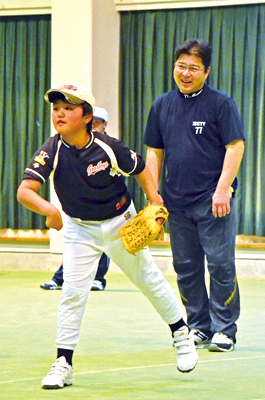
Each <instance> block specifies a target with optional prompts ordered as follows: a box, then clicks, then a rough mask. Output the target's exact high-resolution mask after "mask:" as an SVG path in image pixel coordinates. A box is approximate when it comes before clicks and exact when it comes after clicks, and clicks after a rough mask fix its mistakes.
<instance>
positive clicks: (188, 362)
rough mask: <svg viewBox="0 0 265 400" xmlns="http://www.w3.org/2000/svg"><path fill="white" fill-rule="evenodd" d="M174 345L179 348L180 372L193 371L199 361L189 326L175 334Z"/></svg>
mask: <svg viewBox="0 0 265 400" xmlns="http://www.w3.org/2000/svg"><path fill="white" fill-rule="evenodd" d="M173 346H174V347H175V348H176V350H177V368H178V370H179V371H180V372H190V371H192V370H193V369H194V368H195V366H196V364H197V362H198V353H197V350H196V349H195V345H194V341H193V339H192V337H191V335H190V333H189V328H188V327H187V326H182V327H181V328H180V329H178V330H177V331H175V332H174V334H173Z"/></svg>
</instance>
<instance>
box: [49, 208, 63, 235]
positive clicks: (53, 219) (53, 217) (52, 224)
mask: <svg viewBox="0 0 265 400" xmlns="http://www.w3.org/2000/svg"><path fill="white" fill-rule="evenodd" d="M46 226H47V228H51V229H56V231H60V230H61V229H62V227H63V220H62V216H61V213H60V211H59V210H58V209H57V208H56V207H55V206H53V210H52V212H51V214H50V215H47V218H46Z"/></svg>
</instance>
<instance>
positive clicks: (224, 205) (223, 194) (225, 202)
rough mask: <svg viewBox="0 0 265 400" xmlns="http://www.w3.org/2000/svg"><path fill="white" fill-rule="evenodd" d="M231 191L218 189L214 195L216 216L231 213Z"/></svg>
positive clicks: (213, 205) (213, 209) (213, 206)
mask: <svg viewBox="0 0 265 400" xmlns="http://www.w3.org/2000/svg"><path fill="white" fill-rule="evenodd" d="M230 197H231V195H230V191H229V189H228V190H226V191H221V190H216V191H215V193H214V195H213V197H212V212H213V215H214V217H215V218H217V217H219V218H221V217H225V216H226V215H227V214H229V213H230Z"/></svg>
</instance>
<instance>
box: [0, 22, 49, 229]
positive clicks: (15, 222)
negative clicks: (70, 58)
mask: <svg viewBox="0 0 265 400" xmlns="http://www.w3.org/2000/svg"><path fill="white" fill-rule="evenodd" d="M0 48H1V57H0V87H1V90H0V105H1V106H0V124H1V127H0V135H1V140H0V166H1V169H0V207H1V212H0V228H1V229H3V228H11V229H37V228H38V229H44V228H45V219H44V217H42V216H39V215H37V214H34V213H32V212H30V211H28V210H27V209H26V208H25V207H23V206H22V205H20V204H19V203H18V202H17V200H16V192H17V188H18V186H19V184H20V182H21V180H22V177H23V171H24V169H25V168H26V166H27V165H28V163H29V161H30V159H31V157H32V156H33V154H34V153H35V151H36V150H37V149H38V148H39V147H40V145H41V144H42V143H43V142H44V141H45V140H46V139H47V138H48V137H49V136H50V108H49V105H48V104H47V105H46V104H45V102H44V99H43V96H44V93H45V91H46V90H47V89H48V88H49V87H50V71H51V17H50V16H46V15H44V16H43V15H42V16H22V17H1V18H0ZM40 194H41V195H42V196H44V197H45V198H48V195H49V185H48V184H45V185H43V187H42V188H41V190H40Z"/></svg>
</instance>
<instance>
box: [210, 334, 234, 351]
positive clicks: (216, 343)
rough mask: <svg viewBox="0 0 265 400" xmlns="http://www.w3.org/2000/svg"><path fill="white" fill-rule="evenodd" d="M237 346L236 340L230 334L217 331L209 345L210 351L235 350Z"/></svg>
mask: <svg viewBox="0 0 265 400" xmlns="http://www.w3.org/2000/svg"><path fill="white" fill-rule="evenodd" d="M234 348H235V345H234V341H233V339H232V338H230V337H229V336H228V335H226V334H225V333H222V332H217V333H215V334H214V335H213V338H212V340H211V343H210V345H209V347H208V350H209V351H233V350H234Z"/></svg>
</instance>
